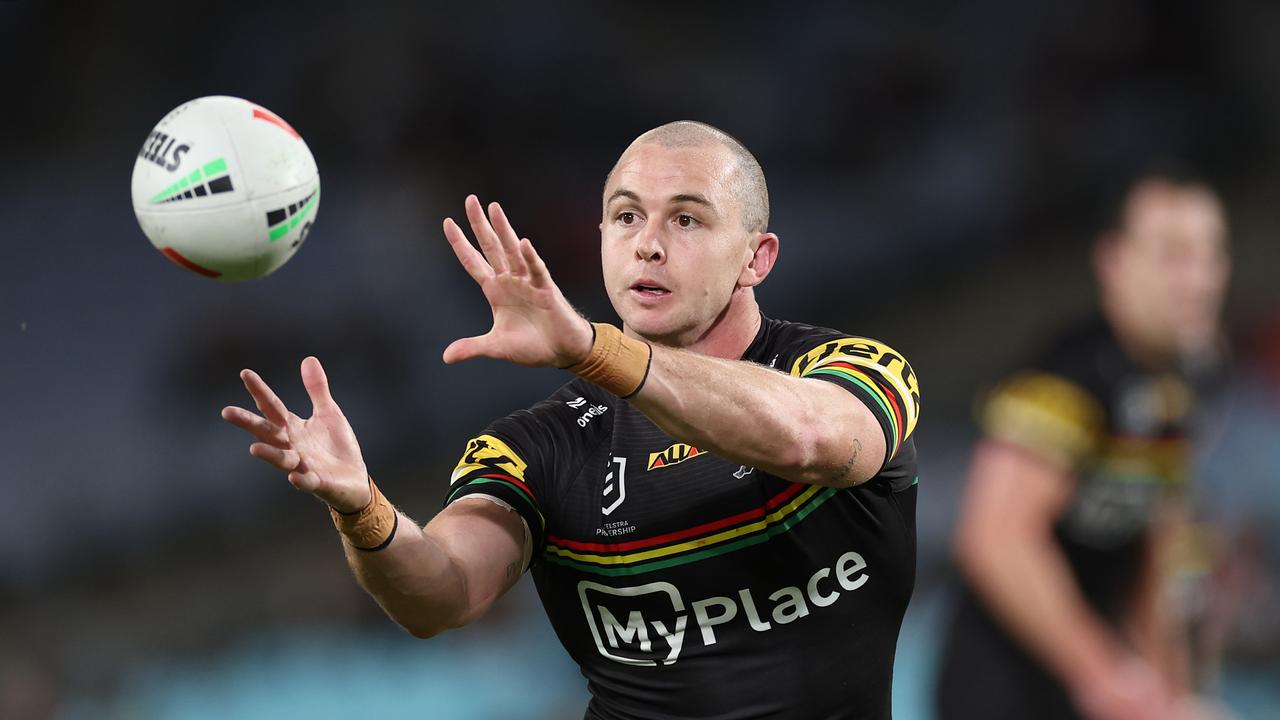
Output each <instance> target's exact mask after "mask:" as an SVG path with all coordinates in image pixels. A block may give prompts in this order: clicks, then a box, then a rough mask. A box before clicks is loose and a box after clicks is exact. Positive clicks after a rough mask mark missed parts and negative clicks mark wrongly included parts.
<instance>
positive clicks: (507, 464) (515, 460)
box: [449, 435, 528, 485]
mask: <svg viewBox="0 0 1280 720" xmlns="http://www.w3.org/2000/svg"><path fill="white" fill-rule="evenodd" d="M527 467H528V464H527V463H525V461H524V460H522V459H521V458H520V456H519V455H517V454H516V452H515V451H514V450H512V449H511V446H509V445H507V444H506V443H505V442H503V441H501V440H499V439H498V438H496V437H494V436H492V435H481V436H479V437H474V438H471V440H469V441H467V449H466V450H465V451H463V453H462V459H461V460H459V461H458V466H457V467H455V468H454V469H453V475H451V476H450V477H449V484H450V485H452V484H453V483H455V482H457V481H458V480H459V479H460V478H462V477H465V476H466V475H468V474H469V473H472V472H474V471H476V470H489V471H490V472H499V473H502V474H504V475H510V476H511V477H514V478H515V479H517V480H524V471H525V468H527Z"/></svg>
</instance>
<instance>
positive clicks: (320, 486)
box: [222, 357, 370, 512]
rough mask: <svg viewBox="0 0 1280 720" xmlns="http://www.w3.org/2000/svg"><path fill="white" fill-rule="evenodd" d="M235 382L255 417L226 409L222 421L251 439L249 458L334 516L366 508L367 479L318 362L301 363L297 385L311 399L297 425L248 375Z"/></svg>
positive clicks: (263, 385)
mask: <svg viewBox="0 0 1280 720" xmlns="http://www.w3.org/2000/svg"><path fill="white" fill-rule="evenodd" d="M240 379H241V380H242V381H244V386H245V389H247V390H248V391H249V394H250V395H252V396H253V401H254V403H255V404H257V406H258V411H259V412H261V413H262V414H261V415H258V414H257V413H253V412H250V411H249V410H245V409H244V408H239V407H234V406H228V407H225V408H223V409H222V419H223V420H226V421H227V422H229V423H231V424H232V425H235V426H236V427H238V428H240V429H242V430H244V431H245V432H247V433H249V434H250V435H252V436H253V437H254V438H256V439H257V441H256V442H254V443H253V444H252V445H250V446H249V454H250V455H253V456H254V457H256V458H258V459H259V460H262V461H263V462H265V463H267V464H268V465H270V466H271V467H274V468H276V469H278V470H283V471H284V472H286V473H288V474H289V483H290V484H291V485H293V486H294V487H295V488H297V489H299V490H303V491H306V492H309V493H311V494H312V495H315V496H316V497H317V498H320V499H321V500H323V501H324V502H325V503H327V504H329V505H330V506H331V507H333V508H335V509H337V510H338V511H340V512H355V511H358V510H360V509H362V508H364V506H366V505H368V504H369V500H370V494H369V474H368V470H367V469H366V468H365V464H364V458H363V457H361V455H360V445H359V444H358V443H357V442H356V435H355V433H354V432H352V430H351V424H350V423H348V422H347V418H346V416H344V415H343V414H342V410H341V409H340V408H339V407H338V404H337V403H336V402H334V401H333V395H331V394H330V393H329V380H328V379H327V378H326V377H325V375H324V368H322V367H320V361H319V360H317V359H315V358H314V357H308V358H307V359H305V360H303V361H302V384H303V386H304V387H306V389H307V394H308V395H310V396H311V417H309V418H307V419H306V420H303V419H302V418H300V417H298V416H297V415H294V414H293V413H292V412H290V411H289V409H288V408H286V407H285V406H284V402H282V401H281V400H280V398H279V397H278V396H277V395H276V394H275V392H273V391H272V390H271V388H270V387H268V386H267V384H266V383H265V382H263V380H262V378H261V377H259V376H258V374H257V373H255V372H254V371H252V370H241V371H240Z"/></svg>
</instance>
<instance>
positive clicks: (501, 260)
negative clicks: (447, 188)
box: [466, 195, 507, 275]
mask: <svg viewBox="0 0 1280 720" xmlns="http://www.w3.org/2000/svg"><path fill="white" fill-rule="evenodd" d="M466 206H467V221H468V222H470V223H471V232H472V233H474V234H475V236H476V243H477V244H478V245H480V252H483V253H484V257H485V259H486V260H488V261H489V264H490V265H491V266H493V271H494V272H495V273H497V274H499V275H501V274H502V273H504V272H506V271H507V259H506V257H505V255H506V254H505V252H504V251H503V249H502V243H500V242H499V241H498V235H497V233H495V232H494V231H493V227H492V226H490V225H489V218H487V217H485V216H484V208H482V207H480V198H477V197H476V196H475V195H468V196H467V202H466Z"/></svg>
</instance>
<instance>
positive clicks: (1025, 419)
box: [978, 371, 1106, 470]
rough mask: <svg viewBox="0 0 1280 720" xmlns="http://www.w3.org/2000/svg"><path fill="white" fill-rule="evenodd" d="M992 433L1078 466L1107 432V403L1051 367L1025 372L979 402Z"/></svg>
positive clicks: (986, 427) (1071, 467) (1070, 466)
mask: <svg viewBox="0 0 1280 720" xmlns="http://www.w3.org/2000/svg"><path fill="white" fill-rule="evenodd" d="M978 419H979V422H980V424H981V425H982V429H983V431H984V432H985V433H986V435H987V436H988V437H991V438H994V439H997V440H1000V441H1002V442H1007V443H1011V444H1013V445H1016V446H1018V447H1021V448H1023V449H1025V450H1029V451H1031V452H1033V453H1035V454H1037V455H1039V456H1041V457H1044V458H1046V459H1048V460H1050V461H1051V462H1054V463H1056V464H1058V465H1060V466H1063V467H1065V468H1067V469H1069V470H1079V469H1080V468H1081V466H1082V465H1083V464H1084V463H1085V462H1086V460H1087V459H1088V458H1089V457H1092V456H1093V455H1094V454H1095V453H1096V452H1097V451H1098V447H1099V444H1100V443H1101V441H1102V438H1103V436H1104V434H1105V427H1106V413H1105V410H1104V408H1103V405H1102V403H1101V402H1100V401H1099V400H1098V399H1097V398H1096V397H1095V396H1094V395H1093V394H1092V393H1090V392H1089V391H1088V390H1086V389H1085V388H1084V387H1083V386H1081V385H1080V384H1078V383H1076V382H1074V381H1072V380H1070V379H1068V378H1066V377H1064V376H1063V375H1061V374H1058V373H1053V372H1047V371H1028V372H1023V373H1020V374H1017V375H1014V376H1013V377H1011V378H1009V379H1008V380H1005V381H1004V382H1003V383H1001V384H1000V385H998V386H997V387H996V388H995V389H994V390H993V391H992V392H991V393H990V394H988V396H987V397H986V398H985V401H984V402H982V403H981V404H980V407H979V418H978Z"/></svg>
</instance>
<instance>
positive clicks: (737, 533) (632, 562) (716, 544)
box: [545, 485, 839, 576]
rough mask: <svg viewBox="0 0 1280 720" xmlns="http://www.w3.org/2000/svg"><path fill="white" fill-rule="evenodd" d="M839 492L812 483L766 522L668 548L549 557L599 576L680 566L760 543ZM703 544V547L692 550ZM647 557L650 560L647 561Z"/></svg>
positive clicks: (551, 552) (550, 553)
mask: <svg viewBox="0 0 1280 720" xmlns="http://www.w3.org/2000/svg"><path fill="white" fill-rule="evenodd" d="M837 492H839V490H838V489H837V488H823V487H820V486H817V485H813V486H809V487H808V489H806V490H805V491H804V492H802V493H801V494H800V496H799V497H797V498H796V499H795V500H793V501H792V502H789V503H787V504H786V506H785V507H783V508H782V509H780V510H778V511H776V512H774V513H771V514H769V515H768V516H767V518H766V519H765V520H764V521H763V522H759V523H751V524H749V525H744V526H743V527H741V528H736V529H735V530H731V531H728V532H725V533H720V534H719V535H715V536H712V537H710V538H705V539H703V540H699V541H694V542H690V543H681V544H679V545H675V546H671V547H668V548H661V549H658V550H653V551H649V552H642V553H633V554H629V555H616V556H599V555H583V554H578V553H574V552H570V551H568V550H564V549H561V548H556V547H552V546H548V547H547V550H546V556H545V557H546V559H547V561H548V562H551V563H555V564H557V565H564V566H567V567H572V568H576V569H578V570H581V571H583V572H589V573H593V574H596V575H607V576H618V575H638V574H640V573H646V572H652V571H655V570H663V569H665V568H669V567H675V566H678V565H687V564H689V563H693V562H698V561H700V560H706V559H708V558H713V557H718V556H720V555H725V554H728V553H731V552H734V551H737V550H741V549H743V548H748V547H752V546H754V545H759V544H760V543H763V542H767V541H768V540H770V539H771V538H774V537H777V536H778V535H781V534H783V533H785V532H787V531H788V530H790V529H791V528H793V527H795V526H796V525H797V524H799V523H800V521H801V520H804V519H805V517H807V516H808V515H809V513H811V512H813V511H814V510H815V509H817V508H818V506H819V505H822V504H823V503H825V502H826V501H827V500H829V499H831V498H832V497H833V496H835V494H836V493H837ZM699 547H702V548H704V549H702V550H697V551H696V552H689V551H690V550H696V549H697V548H699ZM646 560H647V561H646Z"/></svg>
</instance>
